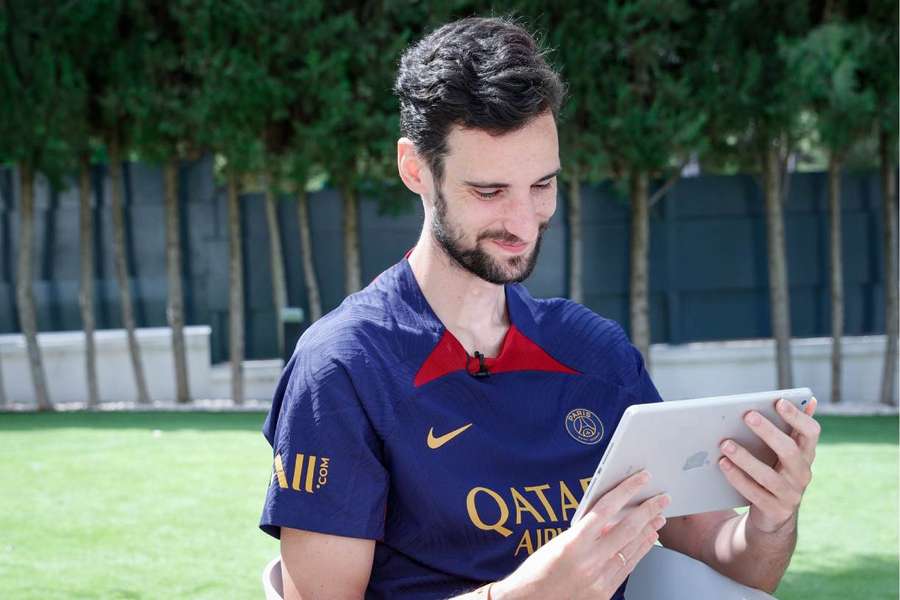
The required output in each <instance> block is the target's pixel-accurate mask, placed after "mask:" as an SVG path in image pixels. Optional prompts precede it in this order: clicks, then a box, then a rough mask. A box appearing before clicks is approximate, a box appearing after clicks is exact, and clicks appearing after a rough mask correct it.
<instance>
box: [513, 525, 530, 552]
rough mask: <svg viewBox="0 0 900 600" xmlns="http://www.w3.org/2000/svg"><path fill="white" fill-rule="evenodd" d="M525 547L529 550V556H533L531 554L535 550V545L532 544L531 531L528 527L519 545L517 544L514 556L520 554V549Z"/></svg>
mask: <svg viewBox="0 0 900 600" xmlns="http://www.w3.org/2000/svg"><path fill="white" fill-rule="evenodd" d="M523 548H524V549H525V551H526V552H528V556H531V554H532V553H533V552H534V546H533V545H532V544H531V532H529V531H528V530H527V529H526V530H525V533H524V534H523V535H522V539H521V540H519V545H518V546H516V551H515V553H514V554H513V556H518V555H519V550H522V549H523Z"/></svg>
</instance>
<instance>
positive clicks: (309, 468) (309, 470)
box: [305, 456, 316, 494]
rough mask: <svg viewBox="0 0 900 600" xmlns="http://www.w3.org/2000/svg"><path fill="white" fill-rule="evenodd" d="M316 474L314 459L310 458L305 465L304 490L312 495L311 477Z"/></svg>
mask: <svg viewBox="0 0 900 600" xmlns="http://www.w3.org/2000/svg"><path fill="white" fill-rule="evenodd" d="M315 474H316V457H315V456H310V457H309V462H307V463H306V486H305V489H306V491H307V492H309V493H310V494H311V493H312V491H313V489H312V484H313V476H314V475H315Z"/></svg>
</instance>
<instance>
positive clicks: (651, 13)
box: [522, 0, 709, 179]
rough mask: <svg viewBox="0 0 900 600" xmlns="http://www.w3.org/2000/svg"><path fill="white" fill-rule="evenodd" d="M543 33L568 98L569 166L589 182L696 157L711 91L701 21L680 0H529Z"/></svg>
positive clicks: (565, 144) (565, 140) (565, 138)
mask: <svg viewBox="0 0 900 600" xmlns="http://www.w3.org/2000/svg"><path fill="white" fill-rule="evenodd" d="M522 10H523V12H524V13H525V14H527V15H529V19H530V20H533V22H534V23H535V24H536V25H537V26H538V27H539V28H540V29H541V30H542V31H544V32H546V33H545V35H546V41H547V43H548V45H549V46H550V47H551V48H553V52H552V53H551V54H550V57H549V58H550V59H551V61H552V62H553V63H555V64H556V65H557V66H558V67H560V68H561V70H562V72H563V77H564V79H565V80H566V83H567V84H568V98H567V100H566V105H565V107H564V110H563V113H562V118H561V123H560V143H561V146H562V148H561V151H562V153H563V155H564V161H563V162H564V163H565V164H566V165H567V166H568V165H571V166H575V167H577V169H578V172H579V173H581V174H582V175H584V176H587V177H588V178H589V179H599V178H601V177H604V176H608V175H610V174H612V175H614V176H616V177H623V176H625V175H626V174H627V173H628V172H631V171H644V172H649V173H654V174H658V173H661V172H662V171H664V170H666V169H667V168H669V167H671V166H674V165H673V160H674V162H675V164H677V163H678V162H680V160H679V159H681V160H683V159H684V158H686V157H687V156H688V155H689V154H690V153H691V152H693V151H696V150H697V147H698V146H699V145H700V144H701V143H702V136H701V134H702V132H703V126H704V124H705V122H706V113H705V110H704V105H703V103H702V102H698V92H702V90H703V88H704V87H705V86H707V85H708V79H709V77H708V74H707V72H706V70H705V69H704V68H703V66H704V65H700V64H698V63H697V60H696V59H697V55H696V50H695V48H696V46H697V42H698V40H697V39H696V38H697V35H698V34H699V32H700V29H699V27H697V25H696V22H697V21H698V20H700V19H701V17H702V16H701V15H700V14H699V13H697V12H696V11H695V9H694V8H692V6H691V4H690V3H688V2H684V1H681V0H642V1H640V2H630V3H620V2H606V3H588V4H585V3H581V2H560V3H554V4H553V5H546V4H545V3H539V2H523V3H522Z"/></svg>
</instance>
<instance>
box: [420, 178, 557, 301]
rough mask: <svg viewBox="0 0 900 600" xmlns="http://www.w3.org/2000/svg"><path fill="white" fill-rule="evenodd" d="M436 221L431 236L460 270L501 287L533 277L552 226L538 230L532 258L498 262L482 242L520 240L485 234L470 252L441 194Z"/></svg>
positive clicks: (503, 233) (504, 234) (505, 234)
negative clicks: (546, 234) (450, 219)
mask: <svg viewBox="0 0 900 600" xmlns="http://www.w3.org/2000/svg"><path fill="white" fill-rule="evenodd" d="M434 209H435V210H434V220H433V221H432V224H431V232H432V235H433V236H434V239H435V240H436V241H437V243H438V245H439V246H440V247H441V249H442V250H443V251H444V252H445V253H446V254H447V256H449V257H450V258H451V259H452V260H453V262H455V263H456V264H457V265H458V266H459V267H461V268H462V269H464V270H466V271H468V272H469V273H472V274H473V275H475V276H476V277H479V278H481V279H483V280H485V281H487V282H489V283H495V284H498V285H502V284H506V283H519V282H521V281H524V280H525V279H527V278H528V276H529V275H531V272H532V271H533V270H534V266H535V264H537V259H538V254H539V253H540V250H541V238H542V237H543V235H544V231H545V230H546V229H547V226H548V222H547V221H545V222H543V223H541V225H540V227H538V235H537V241H536V242H535V244H534V249H533V250H532V251H531V252H530V253H529V254H522V255H519V256H510V257H509V258H494V257H493V256H491V255H490V254H488V253H487V251H485V250H484V248H482V247H481V242H482V241H484V240H487V241H490V240H497V241H500V242H506V243H517V242H521V241H522V240H520V239H519V238H518V237H516V236H514V235H513V234H511V233H509V232H508V231H505V230H501V231H483V232H481V233H479V234H478V237H477V238H476V239H475V246H474V247H472V248H466V247H464V246H463V243H462V240H463V238H464V237H465V235H464V233H463V232H462V231H460V230H459V229H458V228H456V227H454V226H453V224H452V223H450V221H449V220H448V219H447V201H446V200H445V198H444V195H443V194H442V193H441V191H440V190H438V192H437V198H436V199H435V202H434Z"/></svg>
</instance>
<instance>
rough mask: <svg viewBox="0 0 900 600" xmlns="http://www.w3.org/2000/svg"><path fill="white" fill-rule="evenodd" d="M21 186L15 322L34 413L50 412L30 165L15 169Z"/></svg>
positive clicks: (51, 406)
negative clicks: (37, 301)
mask: <svg viewBox="0 0 900 600" xmlns="http://www.w3.org/2000/svg"><path fill="white" fill-rule="evenodd" d="M19 176H20V179H21V184H22V206H21V212H20V213H19V217H20V228H19V263H18V265H17V267H16V302H18V304H19V321H20V324H21V327H22V333H23V334H24V335H25V346H26V349H27V351H28V365H29V366H30V367H31V381H32V383H33V385H34V397H35V400H36V401H37V409H38V410H53V405H52V404H51V403H50V396H49V393H48V390H47V378H46V377H45V376H44V361H43V360H42V358H41V348H40V346H38V339H37V315H36V311H35V306H34V290H33V289H32V281H31V279H32V262H33V258H32V253H33V249H34V171H32V169H31V165H28V164H25V163H22V165H21V168H20V169H19Z"/></svg>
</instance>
